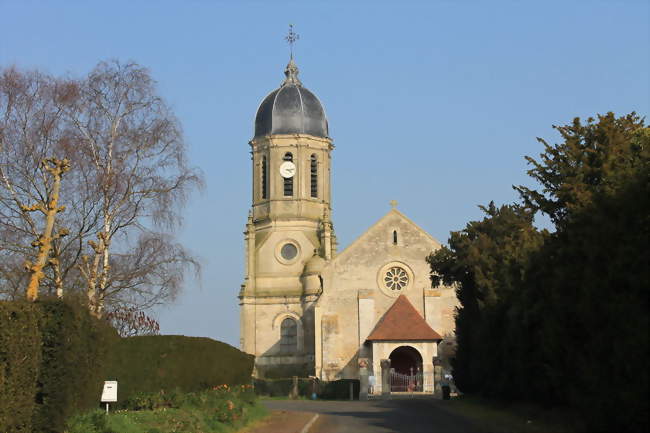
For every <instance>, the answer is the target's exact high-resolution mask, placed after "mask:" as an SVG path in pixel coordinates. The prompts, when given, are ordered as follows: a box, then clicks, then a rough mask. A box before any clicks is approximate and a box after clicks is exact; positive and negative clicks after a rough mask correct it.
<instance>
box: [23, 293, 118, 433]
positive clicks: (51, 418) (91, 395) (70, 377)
mask: <svg viewBox="0 0 650 433" xmlns="http://www.w3.org/2000/svg"><path fill="white" fill-rule="evenodd" d="M36 305H37V306H38V307H39V308H40V310H41V312H42V314H41V321H40V328H41V335H42V341H43V352H42V364H41V369H40V374H39V377H38V389H37V392H36V395H35V399H36V407H35V411H34V416H33V426H34V430H35V431H38V432H43V433H46V432H47V433H50V432H51V433H58V432H61V431H62V430H63V427H64V425H65V421H66V420H67V419H68V418H69V417H70V416H71V415H73V414H74V413H77V412H80V411H86V410H88V409H91V408H93V407H97V405H98V403H99V397H100V396H101V392H102V384H103V381H104V380H105V371H106V367H107V362H106V355H107V353H108V351H109V348H110V347H111V346H112V345H114V344H115V342H116V341H117V334H116V333H115V331H114V330H113V329H112V328H110V326H109V325H108V324H107V323H106V322H104V321H102V320H98V319H96V318H95V317H93V316H92V315H91V314H90V313H89V312H88V309H87V307H86V306H85V305H83V304H81V303H80V302H78V301H76V300H66V301H62V300H59V299H50V300H42V301H39V302H38V303H37V304H36Z"/></svg>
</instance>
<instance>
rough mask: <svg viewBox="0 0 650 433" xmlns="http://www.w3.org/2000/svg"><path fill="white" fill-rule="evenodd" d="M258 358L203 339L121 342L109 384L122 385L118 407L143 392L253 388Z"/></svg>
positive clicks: (157, 338) (149, 338)
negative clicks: (254, 367)
mask: <svg viewBox="0 0 650 433" xmlns="http://www.w3.org/2000/svg"><path fill="white" fill-rule="evenodd" d="M254 359H255V357H254V356H252V355H248V354H246V353H243V352H241V351H239V350H238V349H235V348H234V347H232V346H230V345H228V344H226V343H222V342H220V341H216V340H212V339H210V338H202V337H185V336H181V335H153V336H141V337H129V338H123V339H121V340H120V341H119V342H118V343H117V344H116V345H115V346H114V347H113V348H112V353H111V355H110V360H111V362H110V364H111V365H110V367H109V369H108V372H107V376H106V380H117V381H118V400H119V402H118V406H119V405H121V403H123V402H125V401H126V400H127V399H128V398H129V397H130V396H132V395H133V394H135V393H139V392H158V391H161V390H164V391H172V390H175V389H178V390H181V391H183V392H194V391H200V390H203V389H206V388H211V387H214V386H217V385H222V384H227V385H240V384H249V383H250V381H251V372H252V371H253V362H254Z"/></svg>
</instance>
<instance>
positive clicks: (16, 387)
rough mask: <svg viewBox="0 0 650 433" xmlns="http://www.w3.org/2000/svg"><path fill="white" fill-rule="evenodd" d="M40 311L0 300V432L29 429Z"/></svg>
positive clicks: (38, 358) (37, 365)
mask: <svg viewBox="0 0 650 433" xmlns="http://www.w3.org/2000/svg"><path fill="white" fill-rule="evenodd" d="M39 317H40V311H39V309H38V308H37V307H36V306H35V305H34V304H32V303H28V302H4V301H3V302H0V396H1V397H0V431H1V432H3V433H14V432H16V433H17V432H25V433H28V432H31V431H32V421H31V418H32V412H33V411H34V394H35V393H36V379H37V377H38V372H39V368H40V364H41V336H40V333H39V330H38V323H39Z"/></svg>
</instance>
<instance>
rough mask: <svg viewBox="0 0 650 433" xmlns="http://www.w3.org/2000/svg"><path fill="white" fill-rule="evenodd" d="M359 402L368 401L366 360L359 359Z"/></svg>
mask: <svg viewBox="0 0 650 433" xmlns="http://www.w3.org/2000/svg"><path fill="white" fill-rule="evenodd" d="M359 400H361V401H363V400H368V358H359Z"/></svg>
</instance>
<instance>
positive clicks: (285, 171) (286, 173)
mask: <svg viewBox="0 0 650 433" xmlns="http://www.w3.org/2000/svg"><path fill="white" fill-rule="evenodd" d="M294 174H296V165H295V164H294V163H293V162H291V161H284V162H283V163H282V164H280V176H282V177H284V178H290V177H293V175H294Z"/></svg>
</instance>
